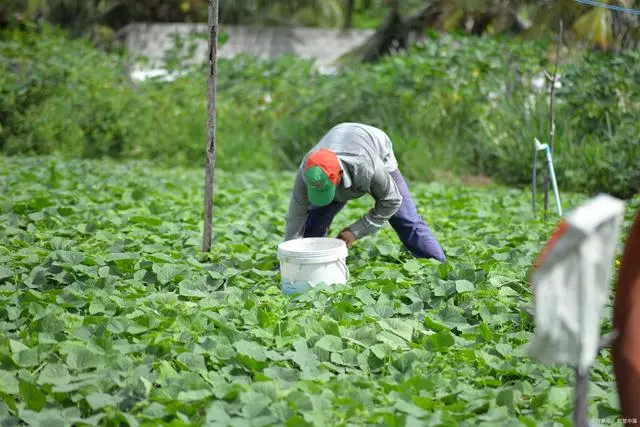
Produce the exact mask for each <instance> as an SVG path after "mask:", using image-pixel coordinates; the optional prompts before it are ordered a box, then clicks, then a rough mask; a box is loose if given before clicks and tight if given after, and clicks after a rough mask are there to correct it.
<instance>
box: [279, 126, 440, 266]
mask: <svg viewBox="0 0 640 427" xmlns="http://www.w3.org/2000/svg"><path fill="white" fill-rule="evenodd" d="M365 194H371V196H372V197H373V198H374V200H375V206H374V207H373V208H371V209H370V210H369V212H367V214H366V215H364V216H363V217H362V218H361V219H360V220H358V221H356V222H355V223H354V224H352V225H350V226H349V227H347V228H345V229H344V230H342V231H341V232H340V233H339V235H338V238H339V239H342V240H344V241H345V243H346V244H347V247H351V245H352V244H353V243H354V242H355V241H356V240H358V239H361V238H363V237H365V236H367V235H370V234H373V233H375V232H377V231H378V230H380V228H381V227H382V226H383V225H384V223H385V221H389V224H391V227H393V229H394V230H395V232H396V233H397V235H398V237H399V238H400V241H401V242H402V243H403V244H404V246H405V248H406V249H407V250H408V251H409V252H410V253H411V254H412V255H413V256H415V257H417V258H433V259H436V260H438V261H441V262H444V261H445V259H446V257H445V254H444V251H443V250H442V247H441V246H440V244H439V243H438V241H437V239H436V238H435V237H434V236H433V234H432V232H431V230H430V229H429V227H428V226H427V224H426V223H425V222H424V221H423V219H422V218H421V217H420V215H419V214H418V211H417V209H416V206H415V204H414V203H413V200H412V199H411V195H410V194H409V188H408V187H407V183H406V182H405V180H404V178H403V176H402V174H401V173H400V171H399V170H398V163H397V160H396V158H395V155H394V153H393V148H392V144H391V141H390V139H389V137H388V136H387V134H386V133H385V132H383V131H382V130H380V129H377V128H375V127H372V126H368V125H364V124H360V123H342V124H339V125H337V126H335V127H333V128H332V129H331V130H329V132H327V134H325V135H324V137H323V138H322V139H321V140H320V142H319V143H318V144H317V145H316V146H315V147H313V148H312V149H311V150H310V151H309V152H308V153H307V154H306V155H305V156H304V159H303V161H302V164H301V165H300V169H299V171H298V173H297V175H296V178H295V183H294V188H293V194H292V197H291V201H290V203H289V212H288V214H287V217H286V231H285V240H291V239H296V238H300V237H325V236H326V235H327V232H328V231H329V226H330V225H331V223H332V221H333V219H334V218H335V216H336V214H337V213H338V212H339V211H340V210H341V209H342V208H343V207H344V206H345V205H346V203H347V202H348V201H349V200H353V199H357V198H360V197H362V196H363V195H365Z"/></svg>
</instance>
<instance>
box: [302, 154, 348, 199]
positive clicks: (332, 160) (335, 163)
mask: <svg viewBox="0 0 640 427" xmlns="http://www.w3.org/2000/svg"><path fill="white" fill-rule="evenodd" d="M341 170H342V168H341V167H340V160H338V156H337V155H336V154H335V153H334V152H333V151H330V150H327V149H326V148H320V149H319V150H317V151H314V152H313V153H311V154H310V155H309V157H307V161H306V163H305V165H304V178H305V181H306V183H307V194H308V196H309V201H310V202H311V204H312V205H314V206H327V205H328V204H329V203H331V202H332V201H333V198H334V196H335V194H336V187H337V186H338V182H339V181H340V171H341Z"/></svg>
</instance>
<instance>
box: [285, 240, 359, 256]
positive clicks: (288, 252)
mask: <svg viewBox="0 0 640 427" xmlns="http://www.w3.org/2000/svg"><path fill="white" fill-rule="evenodd" d="M302 240H304V241H306V242H308V243H314V242H323V243H332V244H334V245H335V246H334V247H328V248H325V249H311V248H309V249H308V250H299V249H297V250H296V249H293V248H288V247H289V246H294V245H295V244H296V243H300V241H302ZM293 242H296V243H293ZM347 256H348V250H347V245H346V243H345V242H344V241H343V240H340V239H335V238H330V237H306V238H300V239H293V240H288V241H286V242H282V243H280V244H279V245H278V259H280V260H282V259H283V258H287V259H291V260H300V261H304V260H308V259H318V258H335V259H338V258H346V257H347Z"/></svg>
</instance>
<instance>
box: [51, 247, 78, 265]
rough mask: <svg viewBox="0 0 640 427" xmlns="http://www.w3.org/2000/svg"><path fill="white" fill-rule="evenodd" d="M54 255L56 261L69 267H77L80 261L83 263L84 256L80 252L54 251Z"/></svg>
mask: <svg viewBox="0 0 640 427" xmlns="http://www.w3.org/2000/svg"><path fill="white" fill-rule="evenodd" d="M56 255H57V256H58V259H60V261H62V262H64V263H67V264H71V265H78V264H81V263H82V261H84V254H82V253H80V252H72V251H61V250H59V251H56Z"/></svg>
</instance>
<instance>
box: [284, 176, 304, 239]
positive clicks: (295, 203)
mask: <svg viewBox="0 0 640 427" xmlns="http://www.w3.org/2000/svg"><path fill="white" fill-rule="evenodd" d="M308 210H309V199H308V197H307V188H306V185H305V183H304V179H303V177H302V172H301V171H300V170H298V173H297V174H296V180H295V183H294V185H293V192H292V194H291V201H290V202H289V212H288V213H287V216H286V228H285V238H284V240H285V241H288V240H293V239H297V238H300V237H302V235H303V233H304V230H303V228H304V223H305V221H306V219H307V213H308Z"/></svg>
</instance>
